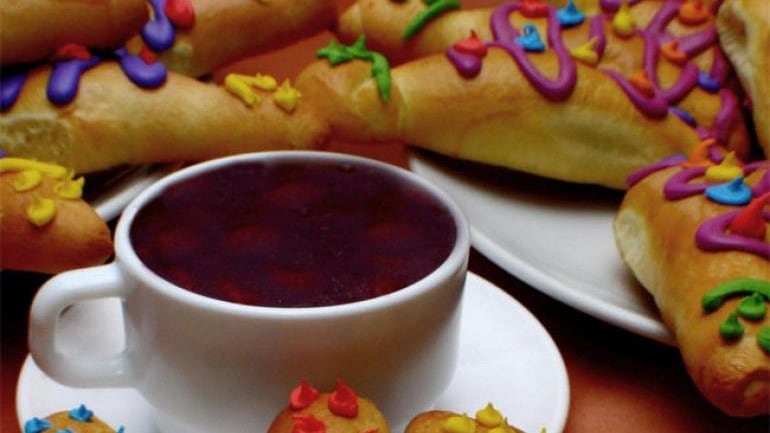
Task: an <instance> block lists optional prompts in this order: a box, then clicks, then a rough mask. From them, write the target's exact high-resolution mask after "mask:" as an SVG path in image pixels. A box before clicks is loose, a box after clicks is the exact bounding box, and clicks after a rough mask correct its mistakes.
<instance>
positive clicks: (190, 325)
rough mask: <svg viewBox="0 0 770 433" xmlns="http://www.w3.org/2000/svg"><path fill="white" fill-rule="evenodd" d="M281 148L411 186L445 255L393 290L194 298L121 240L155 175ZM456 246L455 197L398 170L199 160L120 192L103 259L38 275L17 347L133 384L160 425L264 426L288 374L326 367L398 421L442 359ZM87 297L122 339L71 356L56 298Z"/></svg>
mask: <svg viewBox="0 0 770 433" xmlns="http://www.w3.org/2000/svg"><path fill="white" fill-rule="evenodd" d="M291 158H300V159H303V160H309V161H311V162H312V161H319V160H329V159H331V160H334V161H347V162H351V163H356V164H364V165H368V166H372V167H376V168H377V169H379V170H385V171H390V172H395V173H397V174H398V176H400V177H401V178H403V180H405V181H406V182H409V183H412V184H415V185H419V186H420V187H421V188H423V189H424V190H426V191H428V192H429V193H430V194H431V195H433V196H434V197H435V198H436V199H437V200H438V201H439V202H440V203H442V204H443V206H445V207H446V209H448V210H449V212H450V214H451V215H452V217H453V219H454V223H455V226H456V233H455V234H454V235H455V239H456V242H455V244H454V246H453V249H452V251H451V253H450V255H449V256H448V257H447V259H446V260H444V262H443V263H441V264H440V265H439V266H438V267H437V268H436V269H435V270H434V271H432V272H431V273H430V274H428V275H427V276H426V277H424V278H422V279H421V280H419V281H417V282H415V283H414V284H412V285H410V286H408V287H406V288H403V289H400V290H397V291H395V292H392V293H389V294H386V295H383V296H379V297H376V298H372V299H368V300H364V301H359V302H354V303H348V304H341V305H334V306H323V307H303V308H276V307H259V306H249V305H241V304H235V303H229V302H224V301H220V300H216V299H213V298H208V297H204V296H202V295H199V294H196V293H193V292H190V291H187V290H185V289H182V288H180V287H178V286H175V285H174V284H172V283H170V282H169V281H166V280H164V279H163V278H161V277H159V276H158V275H157V274H155V273H153V272H152V271H151V270H149V269H148V268H147V267H146V266H145V265H144V264H143V263H142V261H141V260H140V258H139V257H138V256H137V254H136V252H135V251H134V248H133V246H132V244H131V240H130V229H131V226H132V223H133V221H134V218H135V216H136V214H137V212H138V211H139V210H140V209H142V207H143V206H144V205H145V204H147V203H148V202H149V201H150V200H152V199H153V198H154V197H156V196H158V195H159V194H163V193H164V190H165V189H166V188H167V187H168V186H169V185H172V184H175V183H177V182H180V181H183V180H185V179H189V178H191V177H194V176H196V175H198V174H200V173H203V172H206V171H208V170H211V169H213V168H219V167H223V166H226V165H228V164H233V163H240V162H244V161H265V160H268V161H280V160H285V159H291ZM469 248H470V242H469V234H468V228H467V224H466V222H465V220H464V217H463V215H462V213H461V211H460V210H459V208H458V207H457V206H456V205H455V204H454V203H453V202H452V201H451V200H450V199H449V198H448V196H447V195H446V194H445V193H443V192H442V191H440V190H439V189H438V188H436V187H435V186H433V185H431V184H430V183H428V182H426V181H424V180H423V179H421V178H419V177H417V176H416V175H414V174H412V173H411V172H409V171H407V170H404V169H401V168H398V167H395V166H392V165H389V164H385V163H382V162H379V161H374V160H369V159H365V158H360V157H355V156H351V155H341V154H335V153H330V152H310V151H283V152H263V153H254V154H245V155H238V156H234V157H227V158H221V159H217V160H211V161H207V162H204V163H200V164H197V165H194V166H191V167H188V168H185V169H183V170H180V171H178V172H176V173H173V174H171V175H169V176H167V177H165V178H163V179H161V180H159V181H158V182H156V183H154V184H153V185H151V186H150V187H149V188H148V189H146V190H145V191H143V192H142V193H141V194H140V195H139V196H138V197H137V198H136V199H134V200H133V201H132V202H131V203H130V204H129V206H128V207H127V208H126V210H125V211H124V213H123V215H122V216H121V218H120V220H119V222H118V225H117V228H116V230H115V256H116V259H115V260H114V262H112V263H109V264H106V265H103V266H98V267H94V268H87V269H80V270H75V271H70V272H65V273H62V274H59V275H57V276H55V277H53V278H52V279H51V280H49V281H48V282H47V283H46V284H45V285H43V287H42V288H41V289H40V291H39V292H38V294H37V296H36V297H35V299H34V301H33V305H32V308H31V315H30V328H29V346H30V351H31V354H32V356H33V358H34V360H35V362H36V363H37V364H38V366H39V367H40V368H41V369H42V370H43V371H44V372H45V373H46V374H48V375H49V376H50V377H52V378H53V379H55V380H57V381H58V382H61V383H62V384H64V385H68V386H75V387H133V388H136V389H137V390H138V391H139V392H140V393H141V394H142V395H143V396H144V397H145V398H146V399H147V401H148V402H149V403H150V405H151V406H152V407H153V408H154V409H155V414H154V415H155V420H156V423H157V426H158V428H159V429H160V430H161V431H162V432H164V433H172V432H173V433H193V432H194V433H204V432H205V433H211V432H220V433H230V432H232V433H235V432H243V431H249V432H265V431H267V428H268V427H269V424H270V422H271V421H272V419H273V418H274V416H275V415H277V413H278V412H279V410H280V409H282V408H283V407H284V406H286V404H287V398H288V393H289V391H290V390H291V388H293V387H294V386H295V385H296V384H297V383H299V381H300V380H301V379H307V380H309V381H310V383H311V384H313V385H314V386H316V387H318V388H319V389H321V390H322V391H323V390H331V389H333V386H334V383H335V381H336V379H337V378H341V379H343V380H345V381H346V382H347V383H349V384H350V385H351V386H352V387H353V388H354V389H355V390H356V391H357V392H358V393H359V394H360V395H362V396H365V397H368V398H371V399H372V400H374V401H375V402H376V403H377V404H378V405H379V406H380V408H381V409H382V410H383V412H384V414H385V416H386V417H387V419H388V420H389V422H390V423H391V425H392V426H393V427H394V428H398V427H399V426H403V425H405V423H406V422H408V420H409V419H410V418H411V417H412V416H414V415H416V414H417V413H418V412H419V411H422V410H427V409H429V408H430V407H431V405H432V403H433V402H434V401H435V400H436V399H437V398H438V397H439V396H440V395H441V393H442V392H443V391H444V390H445V389H446V387H447V386H448V385H449V382H450V380H451V378H452V376H453V373H454V371H455V367H456V360H457V352H458V347H457V345H458V334H459V329H458V328H459V316H460V314H459V313H460V303H461V298H462V290H463V286H464V281H465V275H466V269H467V261H468V253H469ZM217 253H218V254H222V253H223V252H217ZM99 298H118V299H120V301H121V304H122V309H123V311H122V313H123V314H122V315H123V323H124V335H122V336H119V337H120V338H125V341H126V343H125V348H124V349H123V350H122V351H121V352H120V353H119V354H116V355H114V356H110V357H103V356H98V357H97V356H94V357H88V358H85V359H84V358H75V357H73V356H71V355H69V354H68V353H67V350H66V348H62V347H59V345H60V344H61V340H64V339H63V338H61V336H59V337H57V333H61V332H63V331H62V329H60V328H61V327H57V323H58V322H59V320H60V318H61V315H62V312H63V311H64V310H65V309H67V308H68V307H69V306H72V305H75V304H78V303H81V302H84V301H88V300H93V299H99ZM70 337H71V336H70ZM116 338H118V336H116ZM67 341H72V339H71V338H68V339H67ZM70 353H71V351H70ZM84 403H88V402H84ZM127 416H131V415H130V414H127Z"/></svg>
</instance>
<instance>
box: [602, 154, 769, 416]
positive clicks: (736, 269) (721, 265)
mask: <svg viewBox="0 0 770 433" xmlns="http://www.w3.org/2000/svg"><path fill="white" fill-rule="evenodd" d="M730 160H731V159H727V161H730ZM691 162H692V161H687V160H684V159H680V160H676V159H669V160H668V161H664V162H662V163H660V164H657V165H654V166H651V167H650V168H649V169H645V170H643V171H640V172H638V174H635V175H634V176H633V177H632V179H633V182H632V185H631V187H630V188H629V190H628V191H627V193H626V196H625V198H624V200H623V202H622V204H621V206H620V209H619V212H618V214H617V217H616V219H615V223H614V231H615V238H616V240H617V245H618V249H619V251H620V254H621V256H622V258H623V260H624V261H625V263H627V265H628V267H629V268H630V270H631V271H632V272H633V274H634V275H635V276H636V278H637V279H638V280H639V281H640V282H641V284H642V285H643V286H644V287H645V288H646V289H647V290H648V291H649V292H650V293H651V294H652V296H653V297H654V299H655V302H656V304H657V306H658V308H659V309H660V313H661V316H662V318H663V321H664V322H665V324H666V325H667V326H668V327H669V328H670V329H671V330H672V332H673V334H674V336H675V338H676V342H677V344H678V346H679V349H680V351H681V354H682V358H683V359H684V363H685V365H686V367H687V371H688V372H689V374H690V376H691V377H692V379H693V381H694V383H695V385H696V386H697V387H698V388H699V389H700V391H701V392H702V393H703V395H704V396H705V397H706V398H707V399H708V400H709V401H711V402H712V403H713V404H714V405H715V406H716V407H718V408H720V409H722V410H723V411H724V412H725V413H727V414H729V415H733V416H755V415H766V414H768V413H770V314H766V313H762V310H763V309H764V310H766V309H767V304H768V302H770V236H769V235H768V234H765V233H763V232H768V230H767V226H768V220H769V218H768V215H770V214H768V213H767V210H766V209H767V206H768V201H770V175H769V174H768V172H769V171H770V162H768V161H762V162H756V163H752V164H749V165H746V166H743V167H741V165H740V164H737V165H736V164H735V163H732V165H733V166H732V168H729V169H726V166H727V165H728V163H723V164H721V165H716V166H715V165H714V164H713V163H709V165H710V167H711V168H708V169H707V168H706V167H703V166H699V165H698V164H696V165H694V166H691ZM714 167H717V168H714ZM707 170H709V171H708V172H707ZM720 171H722V172H724V171H727V172H728V173H732V174H729V175H728V176H723V175H720V174H719V172H720ZM704 173H710V174H708V176H709V177H705V176H707V175H706V174H704ZM712 176H713V177H714V179H713V180H709V179H710V177H712ZM733 176H735V177H733ZM743 176H745V180H743V182H741V179H742V177H743ZM726 179H732V180H726ZM728 185H729V186H728ZM707 187H709V189H706V188H707ZM720 190H721V191H722V193H726V196H725V197H734V198H738V196H742V197H741V200H744V201H745V200H748V199H750V200H751V201H750V202H749V203H750V204H737V203H736V204H733V205H726V204H721V203H723V202H724V200H725V198H724V197H722V198H721V199H719V200H721V201H714V199H713V198H708V197H713V196H714V194H715V192H719V191H720ZM747 197H749V198H748V199H747ZM763 208H764V209H765V211H764V212H765V213H764V216H762V209H763ZM738 215H744V216H741V217H738ZM736 221H743V222H742V223H739V222H736ZM739 224H740V227H739ZM719 286H721V288H718V287H719ZM720 292H722V293H720ZM746 299H750V300H748V301H747V300H746ZM746 303H748V304H751V305H753V307H754V309H755V310H758V311H759V314H756V312H755V314H756V315H755V316H751V317H749V316H747V315H744V314H743V313H740V311H742V310H741V308H744V307H740V305H742V304H746ZM736 312H739V313H736ZM736 314H737V315H736ZM720 327H726V328H727V329H726V330H724V331H723V332H725V331H732V332H737V331H738V330H740V329H742V335H737V334H730V333H729V332H728V333H727V334H724V333H720Z"/></svg>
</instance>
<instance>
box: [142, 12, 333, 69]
mask: <svg viewBox="0 0 770 433" xmlns="http://www.w3.org/2000/svg"><path fill="white" fill-rule="evenodd" d="M169 2H170V0H169ZM182 2H184V3H185V4H186V5H187V6H186V8H185V9H184V13H179V15H182V16H183V17H184V18H182V19H174V14H173V12H172V13H171V15H170V18H171V24H172V25H171V26H170V28H164V27H161V26H159V25H157V24H156V23H153V22H152V21H150V23H148V25H147V26H146V27H145V29H144V30H143V31H142V33H141V35H139V36H137V37H135V38H133V39H132V40H131V41H130V42H129V44H128V46H129V49H130V50H132V51H134V52H139V51H140V50H142V49H147V50H149V51H152V52H154V53H155V54H156V55H157V56H158V58H159V59H160V61H161V62H163V63H165V64H166V65H167V66H168V67H169V69H171V70H172V71H175V72H179V73H183V74H185V75H189V76H194V77H200V76H204V75H207V74H210V73H211V72H212V71H213V70H214V69H216V68H218V67H220V66H223V65H226V64H229V63H232V62H234V61H236V60H240V59H243V58H245V57H249V56H253V55H256V54H261V53H265V52H267V51H270V50H274V49H278V48H281V47H284V46H287V45H289V44H291V43H293V42H296V41H298V40H300V39H303V38H306V37H309V36H312V35H314V34H317V33H320V32H322V31H324V30H326V29H328V28H330V27H331V25H332V23H333V22H334V19H335V18H336V15H337V8H336V4H335V2H333V1H329V0H304V1H295V0H269V1H268V0H182V1H179V0H176V2H175V3H182ZM148 3H149V4H150V6H151V7H152V10H153V15H154V16H157V17H162V16H164V15H168V13H167V12H166V9H165V8H164V7H163V4H164V3H167V2H165V1H158V0H155V1H150V2H148Z"/></svg>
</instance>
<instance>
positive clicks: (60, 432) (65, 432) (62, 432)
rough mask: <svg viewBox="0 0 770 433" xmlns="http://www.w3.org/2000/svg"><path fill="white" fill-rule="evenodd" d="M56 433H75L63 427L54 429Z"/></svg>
mask: <svg viewBox="0 0 770 433" xmlns="http://www.w3.org/2000/svg"><path fill="white" fill-rule="evenodd" d="M56 433H75V432H73V431H72V430H70V429H69V428H65V429H64V430H56Z"/></svg>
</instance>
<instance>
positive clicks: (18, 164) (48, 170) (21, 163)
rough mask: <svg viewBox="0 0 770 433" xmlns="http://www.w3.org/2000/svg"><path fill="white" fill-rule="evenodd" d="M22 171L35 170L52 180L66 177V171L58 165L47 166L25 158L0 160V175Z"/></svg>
mask: <svg viewBox="0 0 770 433" xmlns="http://www.w3.org/2000/svg"><path fill="white" fill-rule="evenodd" d="M23 170H37V171H39V172H40V173H42V174H44V175H46V176H48V177H52V178H54V179H63V178H64V177H65V176H67V169H66V168H64V167H62V166H60V165H56V164H48V163H45V162H39V161H34V160H31V159H25V158H13V157H5V158H0V173H5V172H7V171H23Z"/></svg>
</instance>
